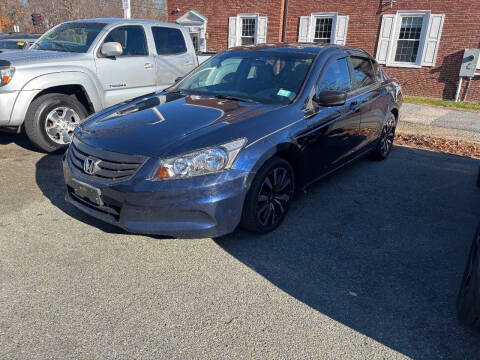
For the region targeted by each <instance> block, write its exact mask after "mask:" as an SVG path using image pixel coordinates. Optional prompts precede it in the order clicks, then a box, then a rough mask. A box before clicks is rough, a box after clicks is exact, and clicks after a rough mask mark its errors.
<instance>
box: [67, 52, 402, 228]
mask: <svg viewBox="0 0 480 360" xmlns="http://www.w3.org/2000/svg"><path fill="white" fill-rule="evenodd" d="M401 103H402V95H401V88H400V86H399V84H398V83H397V82H396V80H395V79H392V78H389V77H388V76H387V75H386V74H385V73H384V72H383V70H382V68H381V67H380V66H379V65H378V64H377V63H376V61H375V60H374V59H373V58H372V57H371V56H370V55H369V54H368V53H366V52H365V51H363V50H361V49H358V48H354V47H345V46H336V45H316V44H299V43H292V44H267V45H256V46H248V47H237V48H233V49H230V50H228V51H226V52H223V53H221V54H219V55H217V56H216V57H214V58H212V59H211V60H209V61H208V62H206V63H204V64H202V65H201V66H199V67H198V68H196V69H195V70H193V71H192V72H191V73H189V74H188V75H187V76H185V77H184V78H183V79H178V81H177V82H176V83H175V84H174V85H173V86H172V87H170V88H168V89H166V90H164V91H162V92H158V93H154V94H150V95H146V96H143V97H140V98H137V99H133V100H131V101H128V102H125V103H122V104H119V105H116V106H114V107H111V108H109V109H106V110H104V111H102V112H100V113H97V114H95V115H93V116H91V117H90V118H88V119H87V120H85V122H84V123H83V124H82V125H81V126H80V127H79V128H78V129H77V130H76V131H75V134H74V138H73V142H72V144H71V145H70V147H69V149H68V151H67V153H66V155H65V158H64V164H63V169H64V175H65V181H66V184H67V190H68V192H67V196H66V199H67V201H69V202H70V203H72V204H73V205H75V206H76V207H78V208H79V209H81V210H83V211H84V212H86V213H88V214H90V215H92V216H94V217H96V218H99V219H102V220H104V221H106V222H108V223H111V224H114V225H117V226H119V227H121V228H123V229H125V230H127V231H130V232H135V233H144V234H162V235H170V236H175V237H207V236H208V237H218V236H221V235H224V234H228V233H230V232H232V231H234V230H235V229H236V227H237V226H238V225H241V226H242V227H243V228H245V229H247V230H250V231H253V232H257V233H266V232H269V231H272V230H274V229H275V228H277V227H278V226H279V225H280V224H281V222H282V221H283V219H284V218H285V216H286V214H287V212H288V209H289V205H290V203H291V201H292V199H293V197H294V195H295V193H296V191H298V190H300V189H303V188H305V187H306V186H308V185H310V184H312V183H313V182H315V181H316V180H318V179H321V178H322V177H325V176H327V175H329V174H331V173H332V172H334V171H335V170H337V169H339V168H341V167H342V166H345V165H346V164H349V163H351V162H352V161H354V160H355V159H358V158H360V157H362V156H364V155H367V154H370V155H371V156H372V157H374V158H376V159H378V160H383V159H385V158H387V156H388V155H389V153H390V151H391V149H392V143H393V139H394V134H395V127H396V124H397V121H398V117H399V110H400V106H401Z"/></svg>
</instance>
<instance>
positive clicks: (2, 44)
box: [0, 41, 24, 49]
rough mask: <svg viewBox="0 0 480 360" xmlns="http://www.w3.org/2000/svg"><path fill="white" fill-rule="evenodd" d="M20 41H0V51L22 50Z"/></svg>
mask: <svg viewBox="0 0 480 360" xmlns="http://www.w3.org/2000/svg"><path fill="white" fill-rule="evenodd" d="M23 45H24V43H23V42H21V41H0V49H23Z"/></svg>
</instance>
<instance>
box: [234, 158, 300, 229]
mask: <svg viewBox="0 0 480 360" xmlns="http://www.w3.org/2000/svg"><path fill="white" fill-rule="evenodd" d="M294 190H295V175H294V172H293V168H292V166H291V165H290V163H289V162H288V161H286V160H284V159H281V158H272V159H270V160H269V161H268V162H267V163H266V164H265V165H264V166H263V167H262V168H261V169H260V170H259V171H258V173H257V175H256V176H255V179H254V180H253V183H252V186H251V187H250V190H249V192H248V194H247V197H246V199H245V203H244V206H243V214H242V221H241V225H242V227H243V228H245V229H247V230H250V231H253V232H257V233H267V232H270V231H272V230H274V229H276V228H277V227H278V226H279V225H280V224H281V223H282V221H283V219H284V218H285V216H286V214H287V212H288V208H289V206H290V202H291V200H292V198H293V195H294Z"/></svg>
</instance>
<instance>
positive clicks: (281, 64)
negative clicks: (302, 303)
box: [172, 50, 315, 104]
mask: <svg viewBox="0 0 480 360" xmlns="http://www.w3.org/2000/svg"><path fill="white" fill-rule="evenodd" d="M314 57H315V55H314V54H311V53H295V52H289V51H284V52H281V51H252V50H239V51H228V52H226V53H224V54H221V55H219V56H217V57H215V58H213V59H212V60H210V61H209V62H207V63H205V64H204V65H202V66H200V67H199V68H198V69H197V70H196V71H195V72H193V73H192V74H191V75H190V76H189V77H188V78H186V79H185V80H184V81H182V82H181V83H180V84H179V86H177V87H174V88H172V91H183V92H185V93H192V94H196V95H206V96H218V97H224V98H225V97H226V98H237V99H239V100H245V101H252V102H259V103H263V104H289V103H291V102H292V101H293V100H294V99H295V98H296V96H297V95H298V93H299V91H300V89H301V87H302V84H303V82H304V81H305V78H306V76H307V73H308V71H309V69H310V67H311V65H312V62H313V59H314Z"/></svg>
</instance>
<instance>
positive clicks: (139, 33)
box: [104, 26, 148, 56]
mask: <svg viewBox="0 0 480 360" xmlns="http://www.w3.org/2000/svg"><path fill="white" fill-rule="evenodd" d="M104 42H118V43H120V45H122V49H123V54H122V55H121V56H142V55H148V49H147V39H146V37H145V31H144V30H143V27H141V26H120V27H118V28H116V29H114V30H112V31H111V32H110V34H108V36H107V37H106V39H105V41H104Z"/></svg>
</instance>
